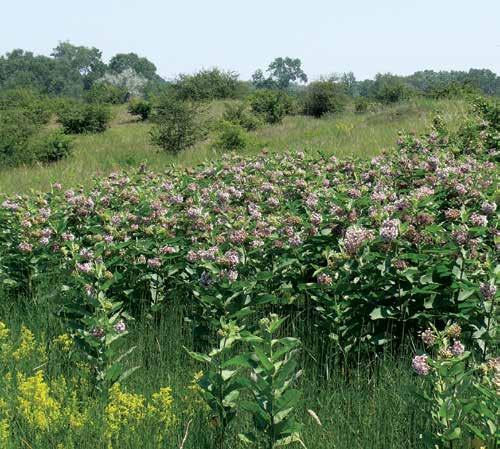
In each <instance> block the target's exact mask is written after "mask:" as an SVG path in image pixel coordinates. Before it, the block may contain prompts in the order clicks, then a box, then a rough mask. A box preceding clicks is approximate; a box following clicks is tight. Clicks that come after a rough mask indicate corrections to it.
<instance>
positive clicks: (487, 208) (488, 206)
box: [481, 201, 497, 215]
mask: <svg viewBox="0 0 500 449" xmlns="http://www.w3.org/2000/svg"><path fill="white" fill-rule="evenodd" d="M496 210H497V204H496V203H489V202H488V201H484V202H483V204H481V211H482V212H484V213H485V214H486V215H491V214H494V213H495V212H496Z"/></svg>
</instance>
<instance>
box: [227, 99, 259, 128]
mask: <svg viewBox="0 0 500 449" xmlns="http://www.w3.org/2000/svg"><path fill="white" fill-rule="evenodd" d="M222 119H223V120H225V121H226V122H230V123H233V124H235V125H239V126H241V127H242V128H244V129H246V130H247V131H254V130H256V129H257V128H258V127H259V126H261V124H262V121H261V120H260V118H259V117H258V116H257V115H255V114H254V113H252V111H250V110H249V109H248V107H247V105H246V104H245V103H243V102H239V103H235V104H231V103H227V104H226V105H225V110H224V113H223V114H222Z"/></svg>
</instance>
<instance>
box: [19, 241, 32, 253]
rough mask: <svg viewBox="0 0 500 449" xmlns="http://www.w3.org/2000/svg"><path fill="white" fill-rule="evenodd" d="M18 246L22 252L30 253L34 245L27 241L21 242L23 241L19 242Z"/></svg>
mask: <svg viewBox="0 0 500 449" xmlns="http://www.w3.org/2000/svg"><path fill="white" fill-rule="evenodd" d="M17 248H18V249H19V251H21V252H22V253H30V252H31V251H32V250H33V245H31V244H29V243H27V242H21V243H19V245H18V247H17Z"/></svg>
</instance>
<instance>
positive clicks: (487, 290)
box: [479, 282, 497, 300]
mask: <svg viewBox="0 0 500 449" xmlns="http://www.w3.org/2000/svg"><path fill="white" fill-rule="evenodd" d="M479 290H480V291H481V294H482V295H483V297H484V299H486V300H489V299H492V298H493V297H494V296H495V294H496V292H497V287H496V285H494V284H490V283H488V282H481V284H480V285H479Z"/></svg>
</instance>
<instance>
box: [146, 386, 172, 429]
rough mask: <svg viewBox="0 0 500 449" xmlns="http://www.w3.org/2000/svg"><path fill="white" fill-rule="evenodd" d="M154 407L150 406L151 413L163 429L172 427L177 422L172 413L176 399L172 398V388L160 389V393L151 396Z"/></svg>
mask: <svg viewBox="0 0 500 449" xmlns="http://www.w3.org/2000/svg"><path fill="white" fill-rule="evenodd" d="M151 400H152V405H150V406H149V411H150V413H152V414H153V415H154V416H155V418H156V419H157V420H158V421H159V423H160V424H162V426H163V427H170V426H172V425H173V424H174V423H175V422H176V418H175V415H174V413H173V411H172V405H173V403H174V399H173V397H172V388H170V387H164V388H160V391H158V392H157V393H153V395H152V396H151Z"/></svg>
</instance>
